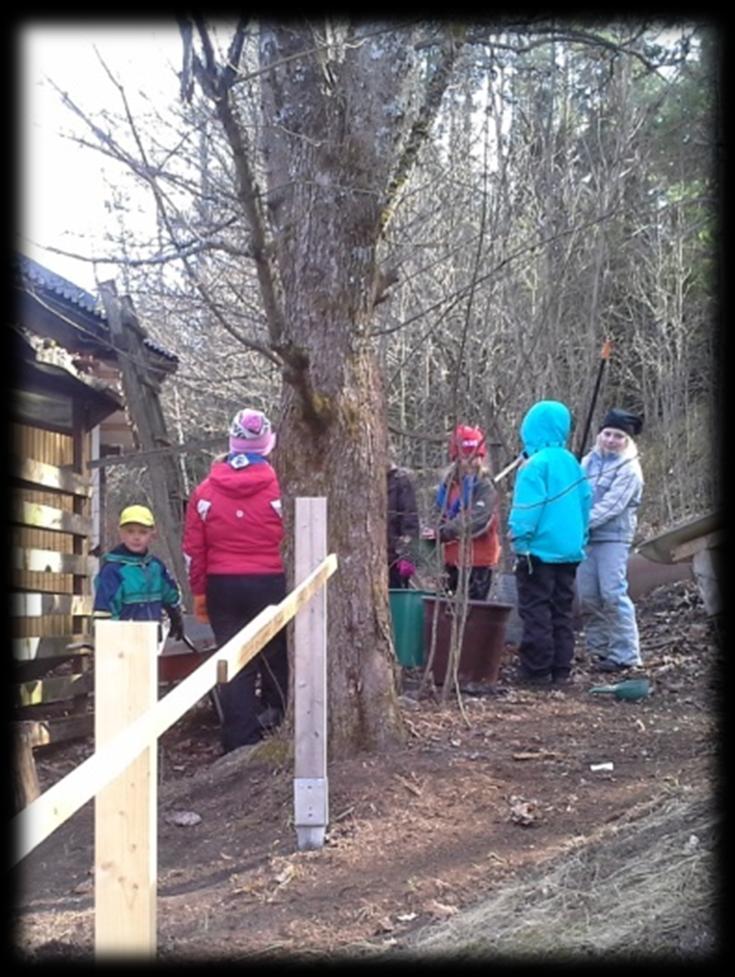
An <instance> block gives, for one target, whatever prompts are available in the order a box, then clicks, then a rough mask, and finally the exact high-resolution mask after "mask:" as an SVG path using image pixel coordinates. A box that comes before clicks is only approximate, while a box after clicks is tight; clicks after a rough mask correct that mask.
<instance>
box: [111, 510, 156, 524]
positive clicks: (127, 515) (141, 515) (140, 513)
mask: <svg viewBox="0 0 735 977" xmlns="http://www.w3.org/2000/svg"><path fill="white" fill-rule="evenodd" d="M129 522H137V523H138V524H139V525H140V526H150V527H152V526H155V524H156V521H155V519H154V518H153V513H152V512H151V510H150V509H149V508H148V506H145V505H129V506H128V507H127V509H123V511H122V512H121V513H120V522H119V525H120V526H127V524H128V523H129Z"/></svg>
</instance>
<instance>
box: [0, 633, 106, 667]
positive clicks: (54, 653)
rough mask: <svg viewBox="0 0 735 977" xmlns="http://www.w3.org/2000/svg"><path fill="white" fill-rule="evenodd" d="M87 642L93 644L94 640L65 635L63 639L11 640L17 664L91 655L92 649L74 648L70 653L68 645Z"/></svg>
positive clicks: (35, 638)
mask: <svg viewBox="0 0 735 977" xmlns="http://www.w3.org/2000/svg"><path fill="white" fill-rule="evenodd" d="M84 640H87V641H89V642H90V644H91V642H92V638H91V637H89V636H88V635H83V634H72V635H64V636H62V637H52V638H48V637H39V636H34V637H28V638H13V639H11V647H12V649H13V659H14V660H15V661H17V662H30V661H37V660H39V659H45V658H67V657H68V656H69V655H89V654H90V653H91V651H92V649H91V647H90V648H78V647H77V648H72V650H71V651H69V649H68V647H67V645H70V644H78V643H79V642H81V641H84Z"/></svg>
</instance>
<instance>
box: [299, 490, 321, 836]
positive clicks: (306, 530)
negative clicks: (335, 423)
mask: <svg viewBox="0 0 735 977" xmlns="http://www.w3.org/2000/svg"><path fill="white" fill-rule="evenodd" d="M294 525H295V534H294V535H295V540H294V543H295V552H294V564H295V577H296V579H295V583H296V584H298V583H300V582H301V581H302V580H303V579H304V577H306V576H308V574H309V573H311V571H312V570H313V569H314V568H315V567H317V566H318V565H319V564H320V563H321V561H322V560H323V559H324V557H325V556H326V554H327V500H326V499H324V498H297V499H296V508H295V516H294ZM326 625H327V588H326V586H324V587H322V588H321V590H320V591H319V592H318V593H317V594H315V595H314V596H313V597H312V599H311V600H310V601H309V603H308V604H307V606H306V607H304V608H302V609H301V610H300V611H299V612H298V614H297V615H296V618H295V621H294V736H295V756H294V826H295V828H296V838H297V843H298V847H299V849H301V850H304V849H310V848H321V847H322V846H323V845H324V839H325V835H326V829H327V823H328V821H329V787H328V783H327V632H326Z"/></svg>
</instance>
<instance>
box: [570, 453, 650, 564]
mask: <svg viewBox="0 0 735 977" xmlns="http://www.w3.org/2000/svg"><path fill="white" fill-rule="evenodd" d="M637 455H638V451H637V448H636V446H635V443H634V442H633V439H632V438H631V437H628V444H627V446H626V448H625V450H624V451H623V452H621V454H618V455H616V454H608V453H604V454H603V452H602V451H601V450H600V449H599V448H593V449H592V451H590V452H589V454H587V455H585V457H584V458H583V459H582V468H583V469H584V470H585V472H586V473H587V480H588V481H589V483H590V487H591V489H592V492H593V497H592V511H591V512H590V524H589V541H590V543H607V542H616V543H628V544H629V545H630V544H631V543H632V542H633V537H634V536H635V530H636V525H637V522H638V519H637V511H638V506H639V505H640V503H641V496H642V495H643V473H642V472H641V466H640V463H639V462H638V457H637Z"/></svg>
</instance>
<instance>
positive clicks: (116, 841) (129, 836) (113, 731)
mask: <svg viewBox="0 0 735 977" xmlns="http://www.w3.org/2000/svg"><path fill="white" fill-rule="evenodd" d="M295 523H296V554H295V563H296V579H297V580H298V579H299V577H303V579H302V580H301V582H300V583H299V584H298V585H297V586H296V587H295V588H294V590H292V591H291V593H290V594H288V596H287V597H286V598H284V600H283V601H281V603H280V604H277V605H272V606H269V607H266V608H265V609H264V610H263V611H261V612H260V614H258V616H257V617H255V618H254V619H253V620H252V621H250V623H249V624H247V625H245V627H244V628H242V630H241V631H239V632H238V634H236V635H235V636H234V637H233V638H231V639H230V640H229V641H228V642H227V643H226V644H224V645H223V646H222V647H221V648H219V649H218V650H217V652H215V654H214V655H212V656H211V657H210V658H208V659H207V660H206V661H204V662H203V663H202V664H201V665H200V666H199V667H198V668H197V669H196V671H194V672H192V674H191V675H189V676H188V677H187V678H185V679H184V680H183V681H182V682H181V683H180V684H179V685H177V686H176V687H175V688H174V689H173V690H172V691H171V692H169V693H168V694H167V695H166V696H164V697H163V698H162V699H160V700H159V701H156V697H157V660H156V641H157V625H156V624H155V623H153V622H142V621H141V622H137V621H135V622H134V621H111V620H104V621H98V622H96V626H95V724H96V734H97V742H96V751H95V753H94V754H93V755H92V756H91V757H89V758H88V759H87V760H85V761H84V762H83V763H82V764H80V766H78V767H77V768H76V769H75V770H73V771H72V773H70V774H68V775H67V776H66V777H64V779H63V780H61V781H59V782H58V783H57V784H54V786H53V787H51V788H50V789H49V790H47V791H46V792H45V793H44V794H42V795H41V796H40V797H39V798H38V799H37V800H35V801H33V802H32V803H31V804H29V805H28V807H26V808H25V809H24V810H23V811H21V812H20V813H19V814H18V815H16V817H15V818H14V819H13V821H12V822H11V828H12V831H13V837H14V839H15V847H14V853H13V859H12V863H13V864H17V863H18V862H19V861H20V860H21V859H23V858H24V857H25V856H26V855H28V853H29V852H31V851H32V850H33V849H34V848H35V847H36V846H37V845H39V844H40V843H41V842H42V841H44V839H46V838H47V837H48V836H49V835H50V834H52V832H54V831H55V830H56V829H57V828H58V827H59V826H60V825H62V824H63V823H64V822H65V821H66V820H67V819H68V818H70V817H71V816H72V815H73V814H74V813H75V812H76V811H78V810H79V808H81V807H82V806H83V805H84V804H86V803H87V801H89V800H90V799H91V798H92V797H95V796H96V798H97V802H96V808H95V948H96V952H97V954H98V955H99V954H102V955H104V954H133V955H147V956H150V955H152V954H153V953H154V952H155V944H156V935H155V930H156V925H155V919H156V916H155V894H156V830H155V826H156V811H157V796H156V782H157V776H156V757H157V749H156V744H157V740H158V737H159V736H161V735H162V734H163V733H164V732H165V731H166V730H167V729H169V727H170V726H172V725H173V724H174V723H175V722H177V721H178V720H179V719H180V718H181V717H182V716H183V715H184V713H185V712H186V711H187V710H188V709H190V708H191V707H192V706H193V705H194V704H195V703H196V702H198V701H199V700H200V699H202V698H203V697H204V696H205V695H207V694H208V693H209V692H210V691H211V689H212V688H213V687H214V686H215V684H216V683H217V682H218V681H220V682H221V681H227V680H228V679H230V678H232V677H233V676H234V675H236V674H237V673H238V672H239V671H240V669H242V668H243V667H244V666H245V665H246V664H247V663H248V662H249V661H250V660H251V659H252V658H254V657H255V655H256V654H257V653H258V652H259V651H260V650H261V649H262V648H263V646H264V645H265V644H267V642H268V641H270V639H271V638H273V637H274V635H276V634H277V633H278V632H279V631H280V630H281V628H283V627H284V625H285V624H287V623H288V621H290V620H291V619H292V618H294V617H296V627H295V632H294V652H295V669H294V716H295V738H296V744H295V764H294V768H295V782H294V797H295V818H294V823H295V826H296V830H297V835H298V841H299V847H301V848H309V847H319V846H320V845H321V844H323V841H324V830H325V826H326V818H327V806H328V805H327V786H326V785H327V781H326V661H325V651H326V587H325V585H326V582H327V580H328V579H329V577H331V576H332V574H333V573H334V572H335V571H336V569H337V557H336V556H335V555H334V554H330V555H329V556H324V553H325V551H326V500H324V499H297V500H296V519H295ZM315 563H317V564H318V565H316V566H314V564H315ZM310 567H313V569H311V570H310V572H307V570H309V568H310ZM317 595H318V598H319V599H316V600H312V598H315V597H317ZM307 604H308V605H309V606H307Z"/></svg>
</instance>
